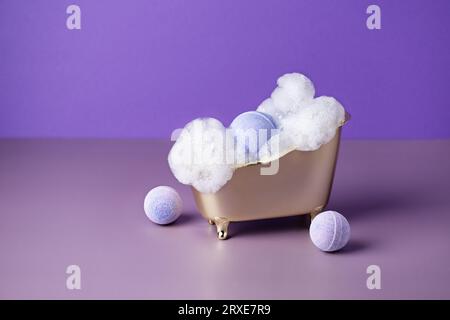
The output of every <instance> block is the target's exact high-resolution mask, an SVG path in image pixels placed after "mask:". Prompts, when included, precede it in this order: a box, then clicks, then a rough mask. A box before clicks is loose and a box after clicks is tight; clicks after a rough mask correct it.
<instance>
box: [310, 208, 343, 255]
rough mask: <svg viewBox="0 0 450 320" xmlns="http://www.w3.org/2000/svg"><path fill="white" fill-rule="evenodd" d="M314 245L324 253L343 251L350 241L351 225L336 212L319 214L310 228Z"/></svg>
mask: <svg viewBox="0 0 450 320" xmlns="http://www.w3.org/2000/svg"><path fill="white" fill-rule="evenodd" d="M309 235H310V237H311V240H312V242H313V243H314V245H315V246H316V247H317V248H319V249H320V250H322V251H326V252H332V251H337V250H340V249H342V248H343V247H344V246H345V245H346V244H347V242H348V240H349V239H350V224H349V223H348V221H347V219H345V217H344V216H343V215H342V214H340V213H338V212H336V211H325V212H322V213H320V214H318V215H317V216H316V217H315V218H314V219H313V221H312V222H311V226H310V228H309Z"/></svg>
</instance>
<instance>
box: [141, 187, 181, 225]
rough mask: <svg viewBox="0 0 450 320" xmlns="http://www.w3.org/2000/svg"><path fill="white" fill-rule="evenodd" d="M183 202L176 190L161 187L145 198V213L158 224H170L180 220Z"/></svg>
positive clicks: (151, 191)
mask: <svg viewBox="0 0 450 320" xmlns="http://www.w3.org/2000/svg"><path fill="white" fill-rule="evenodd" d="M182 207H183V202H182V200H181V197H180V195H179V194H178V192H176V191H175V189H173V188H171V187H167V186H159V187H156V188H153V189H152V190H150V192H149V193H147V195H146V196H145V200H144V211H145V214H146V215H147V217H148V218H149V219H150V220H151V221H153V222H154V223H157V224H169V223H172V222H174V221H175V220H177V219H178V217H179V216H180V214H181V210H182Z"/></svg>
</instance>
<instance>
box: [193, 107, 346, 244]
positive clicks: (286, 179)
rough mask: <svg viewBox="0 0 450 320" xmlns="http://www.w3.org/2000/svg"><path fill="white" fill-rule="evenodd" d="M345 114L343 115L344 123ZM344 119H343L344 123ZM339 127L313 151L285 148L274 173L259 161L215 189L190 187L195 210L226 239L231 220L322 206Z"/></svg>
mask: <svg viewBox="0 0 450 320" xmlns="http://www.w3.org/2000/svg"><path fill="white" fill-rule="evenodd" d="M348 119H349V115H347V116H346V121H345V122H347V121H348ZM345 122H344V123H345ZM340 136H341V127H339V128H338V129H337V130H336V134H335V136H334V138H333V139H332V140H331V141H330V142H328V143H327V144H324V145H322V146H321V147H320V148H319V149H317V150H315V151H297V150H295V151H291V152H289V153H288V154H286V155H284V156H283V157H281V158H280V159H279V168H278V172H277V173H276V174H274V175H261V171H260V170H261V167H262V166H263V165H262V164H253V165H249V166H246V167H242V168H238V169H236V171H235V172H234V174H233V177H232V178H231V180H230V181H228V183H227V184H226V185H225V186H223V187H222V188H221V189H220V190H219V191H217V192H216V193H200V192H198V191H197V190H196V189H195V188H192V190H193V192H194V198H195V202H196V204H197V207H198V210H199V211H200V213H201V214H202V215H203V217H204V218H206V219H207V220H208V222H209V223H210V224H215V225H216V227H217V236H218V238H219V239H222V240H223V239H226V238H227V234H228V225H229V223H230V222H232V221H248V220H258V219H268V218H279V217H287V216H293V215H302V214H310V215H311V219H312V218H314V216H315V215H317V214H319V213H320V212H321V211H322V210H323V208H324V207H325V206H326V205H327V203H328V199H329V196H330V192H331V186H332V184H333V177H334V170H335V167H336V161H337V155H338V151H339V141H340Z"/></svg>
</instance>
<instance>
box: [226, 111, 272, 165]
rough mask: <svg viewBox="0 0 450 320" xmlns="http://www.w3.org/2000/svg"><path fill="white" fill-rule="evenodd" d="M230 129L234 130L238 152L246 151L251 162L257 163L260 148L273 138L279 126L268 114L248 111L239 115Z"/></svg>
mask: <svg viewBox="0 0 450 320" xmlns="http://www.w3.org/2000/svg"><path fill="white" fill-rule="evenodd" d="M230 128H231V129H232V130H233V134H234V136H235V140H236V145H237V146H236V147H237V150H238V152H239V151H240V150H244V151H245V155H246V156H247V157H248V158H250V161H255V160H256V159H257V155H258V151H259V149H260V147H261V146H262V145H263V144H264V143H265V142H267V141H268V140H269V139H270V138H271V136H272V130H273V129H277V125H276V124H275V121H274V120H273V118H272V117H271V116H270V115H268V114H265V113H263V112H259V111H247V112H244V113H241V114H240V115H238V116H237V117H236V118H235V119H234V120H233V121H232V122H231V124H230ZM260 130H264V131H262V132H260Z"/></svg>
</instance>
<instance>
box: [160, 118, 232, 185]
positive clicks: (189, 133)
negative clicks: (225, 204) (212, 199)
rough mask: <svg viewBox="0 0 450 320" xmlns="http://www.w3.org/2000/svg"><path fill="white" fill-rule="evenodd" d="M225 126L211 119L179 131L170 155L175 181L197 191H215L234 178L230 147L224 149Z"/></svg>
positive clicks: (197, 121) (189, 124) (199, 121)
mask: <svg viewBox="0 0 450 320" xmlns="http://www.w3.org/2000/svg"><path fill="white" fill-rule="evenodd" d="M226 146H227V144H226V135H225V127H224V126H223V125H222V123H221V122H220V121H219V120H217V119H213V118H201V119H196V120H193V121H191V122H190V123H188V124H187V125H186V126H185V127H184V129H183V130H182V132H181V134H180V136H179V137H178V139H177V141H176V142H175V144H174V145H173V147H172V149H171V150H170V153H169V157H168V160H169V166H170V169H171V170H172V173H173V174H174V176H175V178H177V179H178V181H180V182H181V183H183V184H188V185H192V186H193V187H194V188H196V189H197V190H198V191H200V192H204V193H214V192H216V191H218V190H219V189H220V188H221V187H222V186H223V185H225V183H227V181H228V180H230V179H231V177H232V175H233V171H234V168H233V165H231V164H230V162H231V161H229V160H227V159H229V157H230V155H229V154H228V153H229V152H230V151H231V150H232V148H227V147H226Z"/></svg>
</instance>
